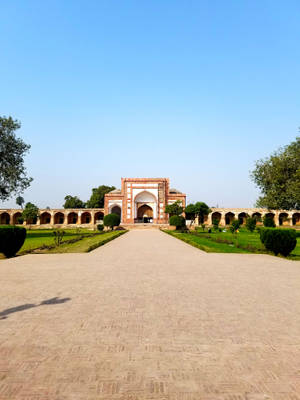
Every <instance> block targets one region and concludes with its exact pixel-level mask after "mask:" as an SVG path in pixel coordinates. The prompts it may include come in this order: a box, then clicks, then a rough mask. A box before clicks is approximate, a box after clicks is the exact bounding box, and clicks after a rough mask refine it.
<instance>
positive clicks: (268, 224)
mask: <svg viewBox="0 0 300 400" xmlns="http://www.w3.org/2000/svg"><path fill="white" fill-rule="evenodd" d="M263 224H264V227H265V228H275V227H276V225H275V222H274V219H273V218H272V217H268V216H267V215H265V216H264V217H263Z"/></svg>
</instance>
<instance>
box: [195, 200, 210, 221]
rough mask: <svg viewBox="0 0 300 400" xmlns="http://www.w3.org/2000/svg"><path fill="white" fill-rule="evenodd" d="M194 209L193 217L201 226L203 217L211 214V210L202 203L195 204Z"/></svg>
mask: <svg viewBox="0 0 300 400" xmlns="http://www.w3.org/2000/svg"><path fill="white" fill-rule="evenodd" d="M194 207H195V215H196V217H198V220H199V223H200V224H203V222H204V217H205V216H207V215H208V214H209V213H210V212H211V209H210V208H209V207H208V205H207V204H205V203H203V202H202V201H198V202H197V203H195V206H194Z"/></svg>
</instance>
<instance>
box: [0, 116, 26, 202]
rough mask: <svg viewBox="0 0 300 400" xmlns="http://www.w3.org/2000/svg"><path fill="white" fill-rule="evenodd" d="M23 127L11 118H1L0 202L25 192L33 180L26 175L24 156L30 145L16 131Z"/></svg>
mask: <svg viewBox="0 0 300 400" xmlns="http://www.w3.org/2000/svg"><path fill="white" fill-rule="evenodd" d="M20 127H21V124H20V122H19V121H17V120H13V119H12V118H11V117H8V118H6V117H0V200H2V201H4V200H7V199H8V198H9V197H10V196H11V195H12V194H13V193H17V192H23V191H24V190H25V189H26V188H27V187H28V186H29V185H30V183H31V181H32V178H29V177H28V176H27V174H26V169H25V166H24V155H25V153H26V152H27V151H28V150H29V149H30V145H28V144H26V143H24V142H23V140H22V139H20V138H18V137H17V136H16V134H15V131H16V130H17V129H19V128H20Z"/></svg>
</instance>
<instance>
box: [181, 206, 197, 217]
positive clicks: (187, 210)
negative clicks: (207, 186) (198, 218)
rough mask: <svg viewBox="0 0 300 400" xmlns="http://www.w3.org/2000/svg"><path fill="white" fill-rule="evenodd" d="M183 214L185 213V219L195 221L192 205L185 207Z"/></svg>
mask: <svg viewBox="0 0 300 400" xmlns="http://www.w3.org/2000/svg"><path fill="white" fill-rule="evenodd" d="M184 212H185V216H186V219H189V220H192V221H194V219H195V205H194V204H188V205H187V206H186V207H185V210H184Z"/></svg>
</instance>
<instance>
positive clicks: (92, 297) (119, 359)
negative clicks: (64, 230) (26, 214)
mask: <svg viewBox="0 0 300 400" xmlns="http://www.w3.org/2000/svg"><path fill="white" fill-rule="evenodd" d="M0 283H1V287H0V399H1V400H15V399H18V400H19V399H20V400H79V399H80V400H96V399H97V400H100V399H105V400H108V399H117V400H150V399H151V400H155V399H161V400H267V399H272V400H274V399H276V400H277V399H278V400H279V399H280V400H299V399H300V263H299V262H290V261H285V260H282V259H279V258H275V257H270V256H265V255H240V254H206V253H203V252H201V251H200V250H198V249H195V248H193V247H190V246H189V245H187V244H185V243H183V242H181V241H179V240H177V239H175V238H173V237H170V236H168V235H166V234H164V233H162V232H159V231H157V230H145V231H142V230H138V231H131V232H129V233H127V234H126V235H124V236H122V237H120V238H118V239H116V240H115V241H112V242H110V243H108V244H107V245H105V246H104V247H101V248H99V249H97V250H95V251H94V252H92V253H90V254H62V255H28V256H25V257H18V258H15V259H10V260H1V261H0Z"/></svg>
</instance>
